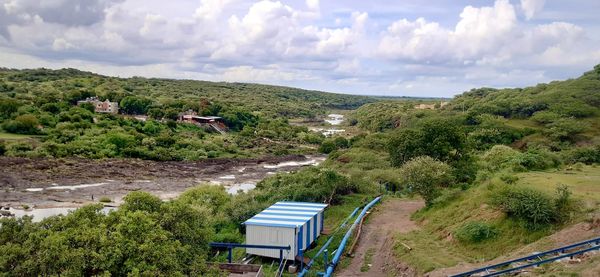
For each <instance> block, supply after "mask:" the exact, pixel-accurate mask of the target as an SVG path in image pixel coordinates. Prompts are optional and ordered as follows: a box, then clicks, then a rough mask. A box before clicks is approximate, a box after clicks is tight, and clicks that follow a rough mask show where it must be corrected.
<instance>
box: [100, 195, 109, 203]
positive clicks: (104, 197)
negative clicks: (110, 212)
mask: <svg viewBox="0 0 600 277" xmlns="http://www.w3.org/2000/svg"><path fill="white" fill-rule="evenodd" d="M98 201H100V202H101V203H110V202H112V200H111V199H110V198H108V197H106V196H102V197H100V199H99V200H98Z"/></svg>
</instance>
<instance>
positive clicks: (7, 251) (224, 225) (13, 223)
mask: <svg viewBox="0 0 600 277" xmlns="http://www.w3.org/2000/svg"><path fill="white" fill-rule="evenodd" d="M358 191H360V186H358V185H357V184H354V183H353V182H351V181H350V180H348V179H347V178H346V177H344V176H342V175H340V174H338V173H335V172H334V171H331V170H325V169H319V168H311V169H307V170H303V171H300V172H297V173H293V174H286V175H276V176H273V177H271V178H269V179H266V180H264V181H262V182H261V183H260V184H259V185H258V186H257V188H256V189H255V190H253V191H251V192H249V193H240V194H237V195H229V194H228V193H227V192H226V191H225V190H224V188H223V187H221V186H211V185H204V186H199V187H195V188H192V189H190V190H188V191H186V192H184V193H183V194H182V195H181V196H180V197H179V198H178V199H176V200H172V201H168V202H163V201H161V200H160V199H158V198H157V197H155V196H152V195H150V194H148V193H146V192H132V193H130V194H128V195H127V196H126V197H125V198H124V199H123V200H124V203H123V205H121V206H120V208H119V209H118V210H116V211H111V212H109V213H105V212H103V211H102V205H99V204H98V205H89V206H85V207H83V208H80V209H77V210H76V211H74V212H71V213H69V214H68V215H66V216H53V217H49V218H47V219H44V220H43V221H42V222H40V223H33V222H32V221H31V217H24V218H22V219H15V218H3V219H0V224H1V225H0V251H1V252H2V253H3V255H1V256H0V271H1V272H3V273H5V274H7V276H22V275H26V276H30V275H74V276H80V275H109V274H110V275H118V276H123V275H146V276H148V275H152V276H184V275H188V276H189V275H192V276H210V275H222V274H221V273H220V272H218V271H216V270H215V269H213V268H211V267H209V266H208V265H207V263H206V261H207V260H212V258H209V257H213V256H214V255H215V253H214V252H210V249H209V248H208V242H209V241H228V242H242V241H243V237H242V235H241V233H242V231H243V230H242V226H241V224H240V223H241V222H243V221H245V220H247V219H248V218H250V217H252V216H253V215H254V214H256V213H257V212H259V211H260V210H262V209H264V208H265V207H267V206H268V205H271V204H273V203H274V202H276V201H281V200H296V201H312V202H315V201H316V202H328V203H331V204H334V203H338V204H339V203H340V201H341V200H340V197H341V196H342V195H345V194H349V193H352V192H358ZM224 258H225V257H224V255H219V256H217V257H216V258H215V260H216V261H222V260H223V259H224Z"/></svg>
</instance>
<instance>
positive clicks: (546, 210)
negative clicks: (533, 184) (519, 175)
mask: <svg viewBox="0 0 600 277" xmlns="http://www.w3.org/2000/svg"><path fill="white" fill-rule="evenodd" d="M492 202H493V204H494V205H496V206H498V207H500V208H501V209H502V210H503V211H504V212H505V213H506V214H507V215H508V216H509V217H514V218H516V219H518V220H522V221H523V222H524V223H525V226H526V227H527V228H529V229H539V228H541V227H544V226H546V225H548V224H551V223H554V222H557V221H558V219H559V214H558V211H557V209H556V206H555V203H554V201H553V199H552V198H551V197H549V196H547V195H545V194H544V193H542V192H540V191H537V190H534V189H529V188H515V187H508V188H504V189H503V190H501V191H500V192H498V193H496V194H495V195H494V196H493V197H492Z"/></svg>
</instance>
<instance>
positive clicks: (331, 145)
mask: <svg viewBox="0 0 600 277" xmlns="http://www.w3.org/2000/svg"><path fill="white" fill-rule="evenodd" d="M336 149H337V148H336V146H335V142H333V141H332V140H329V139H328V140H324V141H323V142H322V143H321V146H319V152H321V153H324V154H329V153H331V152H333V151H334V150H336Z"/></svg>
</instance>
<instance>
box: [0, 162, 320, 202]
mask: <svg viewBox="0 0 600 277" xmlns="http://www.w3.org/2000/svg"><path fill="white" fill-rule="evenodd" d="M324 159H325V156H310V157H305V156H300V155H293V156H282V157H266V158H258V159H210V160H203V161H194V162H176V161H175V162H155V161H145V160H137V159H107V160H90V159H28V158H10V157H0V168H1V171H0V188H1V190H0V205H10V206H13V207H19V206H20V205H23V204H27V205H29V206H31V207H37V208H42V207H77V206H81V205H82V204H85V203H90V202H97V201H98V200H99V198H100V197H109V198H110V199H111V200H113V203H114V204H116V205H118V204H119V203H120V201H121V198H122V197H123V196H124V195H126V194H127V193H128V192H130V191H135V190H144V191H148V192H151V193H153V194H156V195H158V196H159V197H161V198H163V199H169V198H173V197H175V196H177V195H179V194H180V193H181V192H183V191H184V190H185V189H187V188H189V187H191V186H195V185H198V184H200V183H205V182H211V183H214V184H222V185H225V186H226V187H228V186H236V185H240V184H256V182H259V181H260V180H262V179H264V178H265V177H267V176H269V175H271V174H274V173H276V172H287V171H293V170H297V169H298V168H300V167H302V166H306V165H309V164H311V161H314V162H315V163H318V162H320V161H322V160H324ZM282 163H283V164H282ZM71 186H75V187H71Z"/></svg>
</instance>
